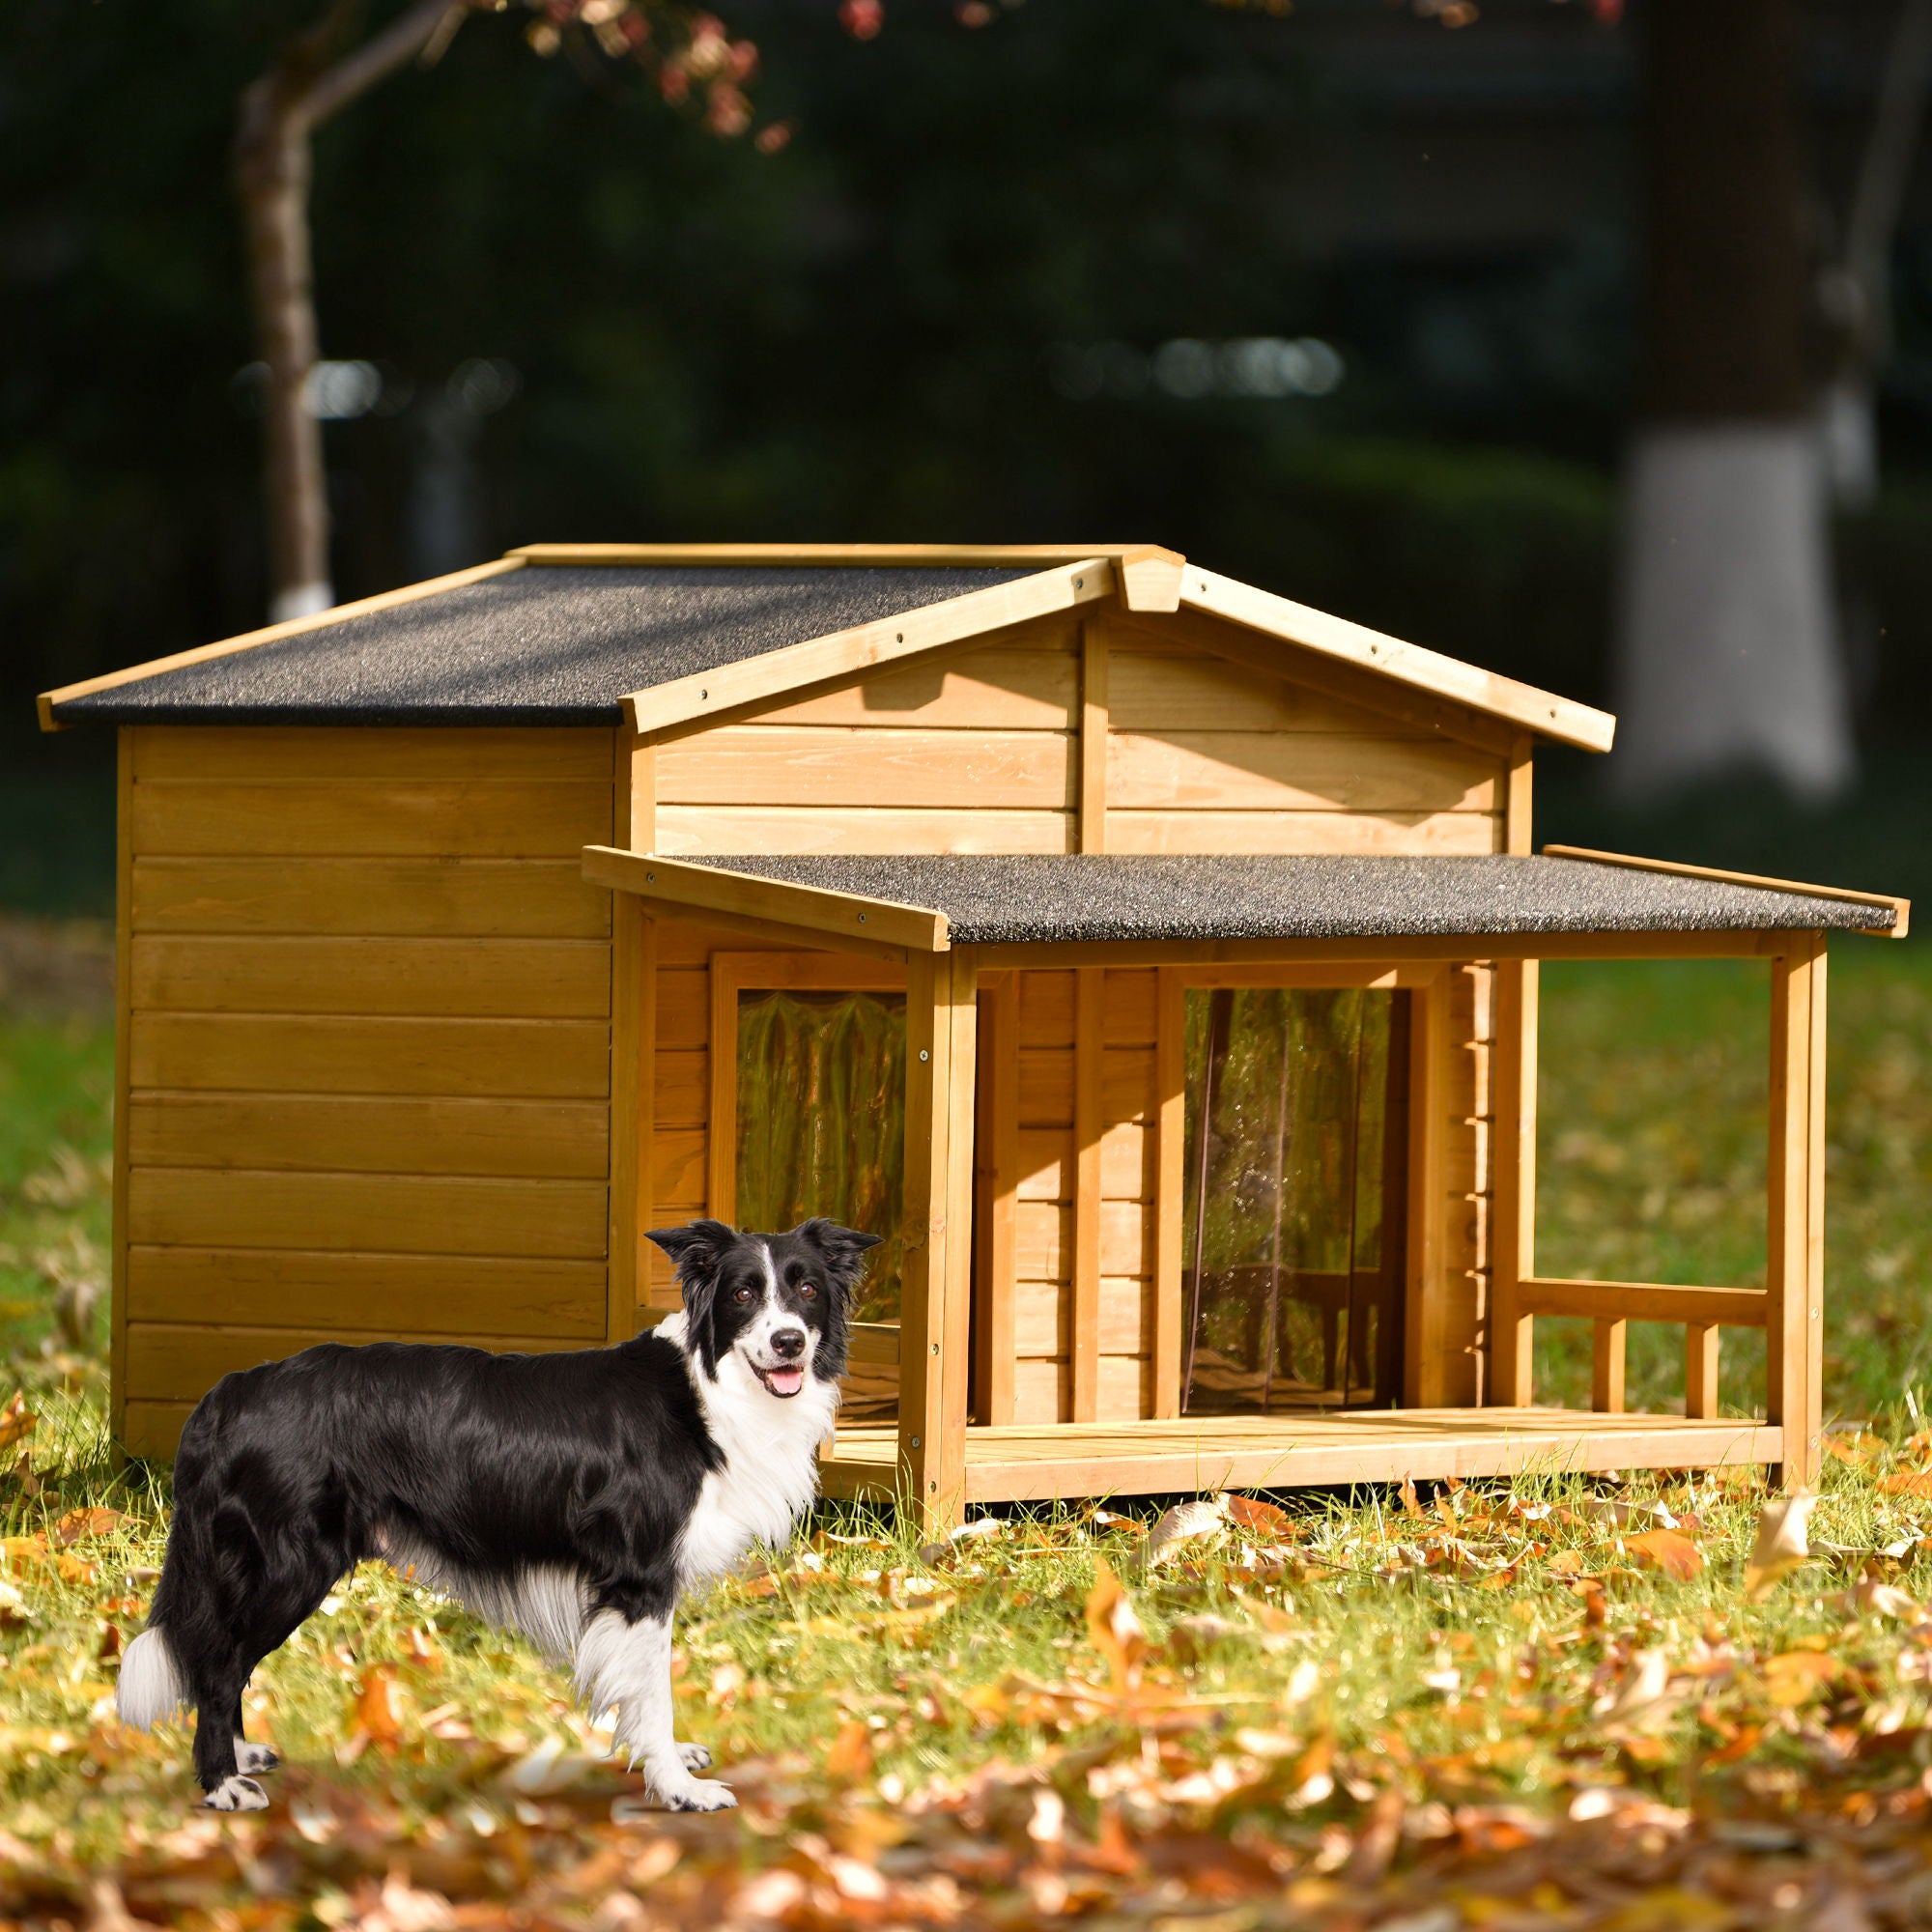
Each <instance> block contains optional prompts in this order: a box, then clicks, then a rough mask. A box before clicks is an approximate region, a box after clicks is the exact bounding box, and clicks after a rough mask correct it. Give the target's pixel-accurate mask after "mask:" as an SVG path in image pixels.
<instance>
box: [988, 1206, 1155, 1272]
mask: <svg viewBox="0 0 1932 1932" xmlns="http://www.w3.org/2000/svg"><path fill="white" fill-rule="evenodd" d="M1013 1230H1014V1242H1013V1245H1014V1268H1015V1271H1016V1272H1017V1274H1018V1275H1019V1277H1020V1278H1021V1279H1022V1280H1024V1281H1067V1280H1070V1279H1071V1278H1072V1272H1073V1209H1072V1208H1070V1207H1067V1206H1065V1205H1064V1204H1061V1203H1057V1202H1047V1201H1021V1202H1019V1203H1018V1204H1017V1205H1016V1207H1015V1208H1014V1210H1013ZM1152 1238H1153V1228H1152V1216H1151V1215H1150V1214H1149V1213H1147V1211H1146V1209H1145V1208H1143V1207H1142V1205H1141V1203H1139V1202H1138V1201H1103V1202H1101V1204H1100V1272H1101V1274H1102V1275H1144V1274H1150V1273H1151V1272H1152V1269H1153V1258H1152V1252H1151V1242H1152Z"/></svg>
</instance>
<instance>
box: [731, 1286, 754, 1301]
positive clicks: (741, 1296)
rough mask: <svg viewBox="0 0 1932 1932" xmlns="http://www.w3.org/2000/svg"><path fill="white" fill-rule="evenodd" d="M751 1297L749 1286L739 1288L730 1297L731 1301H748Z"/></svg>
mask: <svg viewBox="0 0 1932 1932" xmlns="http://www.w3.org/2000/svg"><path fill="white" fill-rule="evenodd" d="M751 1298H752V1291H751V1290H750V1289H749V1288H741V1289H740V1290H739V1291H738V1292H737V1293H736V1294H734V1295H733V1296H732V1297H731V1299H732V1300H733V1301H750V1300H751Z"/></svg>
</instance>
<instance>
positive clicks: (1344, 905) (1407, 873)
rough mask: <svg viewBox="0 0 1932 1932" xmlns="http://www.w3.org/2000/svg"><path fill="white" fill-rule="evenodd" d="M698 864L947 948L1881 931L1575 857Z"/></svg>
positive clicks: (1714, 885)
mask: <svg viewBox="0 0 1932 1932" xmlns="http://www.w3.org/2000/svg"><path fill="white" fill-rule="evenodd" d="M696 863H698V864H701V865H713V866H718V867H724V868H725V869H726V870H730V871H737V872H751V873H755V874H756V875H758V876H759V877H761V878H768V879H788V880H791V881H793V882H794V883H796V884H798V885H803V886H820V887H824V888H827V889H829V890H831V891H833V892H840V893H854V894H857V895H861V896H863V897H867V898H876V899H890V900H894V901H896V902H897V903H899V904H902V905H915V906H923V907H925V908H928V909H929V910H931V911H935V912H943V913H944V914H945V915H946V917H947V921H948V923H949V924H950V926H951V929H952V940H953V943H954V944H955V945H960V946H985V945H1012V944H1027V943H1046V942H1060V943H1065V942H1073V941H1081V940H1096V939H1098V940H1149V939H1356V938H1376V939H1381V938H1396V937H1401V936H1404V935H1417V936H1419V935H1423V934H1455V935H1458V936H1462V935H1468V936H1471V937H1480V936H1481V935H1483V934H1485V933H1517V932H1730V931H1772V930H1778V929H1799V930H1803V929H1814V928H1818V927H1823V926H1840V927H1848V926H1849V927H1866V928H1870V927H1885V928H1889V926H1891V925H1892V924H1893V923H1895V920H1896V915H1895V914H1894V913H1893V912H1892V911H1891V909H1890V908H1889V907H1882V906H1870V905H1861V904H1857V903H1854V902H1852V901H1849V900H1845V899H1834V898H1818V897H1813V896H1812V895H1808V894H1801V893H1789V892H1774V891H1771V890H1769V889H1767V888H1765V887H1761V886H1742V885H1734V884H1731V883H1729V882H1728V881H1724V880H1718V879H1695V878H1686V877H1683V876H1682V875H1680V874H1676V873H1670V872H1646V871H1639V870H1636V869H1634V868H1633V867H1626V866H1606V865H1599V864H1594V863H1592V862H1590V861H1588V860H1579V859H1550V858H1531V857H1529V856H1527V855H1525V856H1521V857H1517V856H1503V855H1497V856H1494V857H1414V858H1408V857H1355V856H1349V857H1334V858H1329V857H1299V856H1296V857H1284V856H1279V855H1273V854H1258V855H1254V856H1248V855H1245V854H1242V855H1225V854H1218V853H1208V854H1195V855H1176V856H1167V855H1160V856H1147V857H1141V856H1135V855H1130V854H1124V853H1080V854H1069V855H1065V856H1054V855H1038V854H1017V853H1015V854H1007V853H949V854H942V855H934V856H928V855H908V856H903V857H887V858H861V857H836V858H833V857H778V858H767V857H762V856H760V857H744V858H717V859H706V860H699V861H697V862H696Z"/></svg>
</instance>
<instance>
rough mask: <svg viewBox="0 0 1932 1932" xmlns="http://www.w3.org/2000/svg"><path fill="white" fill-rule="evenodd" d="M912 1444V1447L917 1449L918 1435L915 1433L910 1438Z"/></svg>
mask: <svg viewBox="0 0 1932 1932" xmlns="http://www.w3.org/2000/svg"><path fill="white" fill-rule="evenodd" d="M912 1446H913V1447H914V1448H915V1449H917V1448H918V1447H919V1437H918V1436H917V1435H915V1436H914V1437H913V1438H912Z"/></svg>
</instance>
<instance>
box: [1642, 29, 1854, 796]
mask: <svg viewBox="0 0 1932 1932" xmlns="http://www.w3.org/2000/svg"><path fill="white" fill-rule="evenodd" d="M1644 32H1645V42H1646V49H1645V50H1646V78H1647V88H1648V99H1647V102H1646V107H1647V128H1646V136H1647V153H1646V179H1645V184H1644V186H1645V217H1646V237H1645V239H1646V264H1645V267H1646V276H1645V288H1644V298H1643V302H1644V306H1643V315H1642V325H1641V327H1642V399H1641V410H1642V415H1641V418H1640V421H1639V425H1638V428H1637V431H1636V434H1635V437H1634V442H1633V446H1632V449H1631V451H1630V456H1629V466H1628V471H1627V476H1626V484H1625V523H1624V554H1623V594H1622V610H1621V612H1620V618H1621V635H1620V639H1619V645H1620V648H1619V661H1618V667H1617V669H1618V683H1619V687H1620V689H1619V693H1618V696H1619V700H1620V702H1619V709H1620V710H1621V712H1622V714H1623V722H1622V725H1621V728H1620V731H1619V741H1618V750H1617V752H1616V753H1615V754H1614V758H1613V762H1612V767H1611V769H1612V775H1613V778H1614V780H1615V782H1616V784H1617V786H1618V788H1619V790H1621V791H1622V792H1623V793H1624V795H1625V796H1626V797H1631V798H1639V799H1640V798H1651V797H1656V796H1658V795H1661V794H1663V793H1666V792H1668V791H1671V790H1673V789H1677V788H1680V787H1682V786H1684V785H1686V784H1688V783H1691V782H1694V781H1698V780H1700V779H1705V778H1711V777H1715V776H1718V775H1719V774H1721V773H1723V772H1726V771H1732V770H1737V769H1740V768H1756V769H1758V770H1762V771H1768V772H1770V773H1771V774H1773V775H1774V776H1775V777H1776V778H1778V779H1780V780H1781V781H1783V782H1784V783H1785V784H1786V785H1787V786H1788V787H1790V788H1791V789H1792V790H1793V791H1795V792H1797V793H1799V794H1801V795H1804V796H1809V797H1814V798H1823V797H1829V796H1830V795H1832V794H1833V793H1834V792H1837V791H1839V790H1841V789H1842V788H1843V787H1844V786H1845V785H1846V784H1847V783H1848V782H1849V781H1850V780H1851V778H1852V776H1853V771H1854V752H1853V746H1852V739H1851V728H1850V722H1849V713H1848V705H1847V700H1846V693H1845V679H1844V672H1843V667H1842V664H1841V662H1840V656H1839V651H1838V646H1837V640H1836V637H1835V632H1834V626H1833V616H1832V594H1831V545H1830V535H1829V524H1828V517H1827V501H1826V488H1825V477H1824V473H1823V465H1822V459H1821V452H1820V447H1819V439H1818V435H1817V431H1816V419H1815V415H1814V411H1813V402H1812V382H1811V377H1810V372H1809V370H1808V368H1807V366H1806V355H1805V334H1806V329H1805V313H1806V293H1805V292H1806V287H1807V280H1808V274H1807V264H1806V260H1805V250H1804V231H1803V226H1802V220H1803V185H1802V180H1801V170H1800V162H1799V135H1798V125H1797V114H1796V104H1795V101H1794V98H1793V93H1794V85H1795V58H1794V49H1795V44H1796V34H1797V17H1796V13H1795V8H1794V5H1793V0H1652V4H1651V5H1650V6H1649V8H1648V9H1647V10H1646V17H1645V20H1644Z"/></svg>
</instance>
